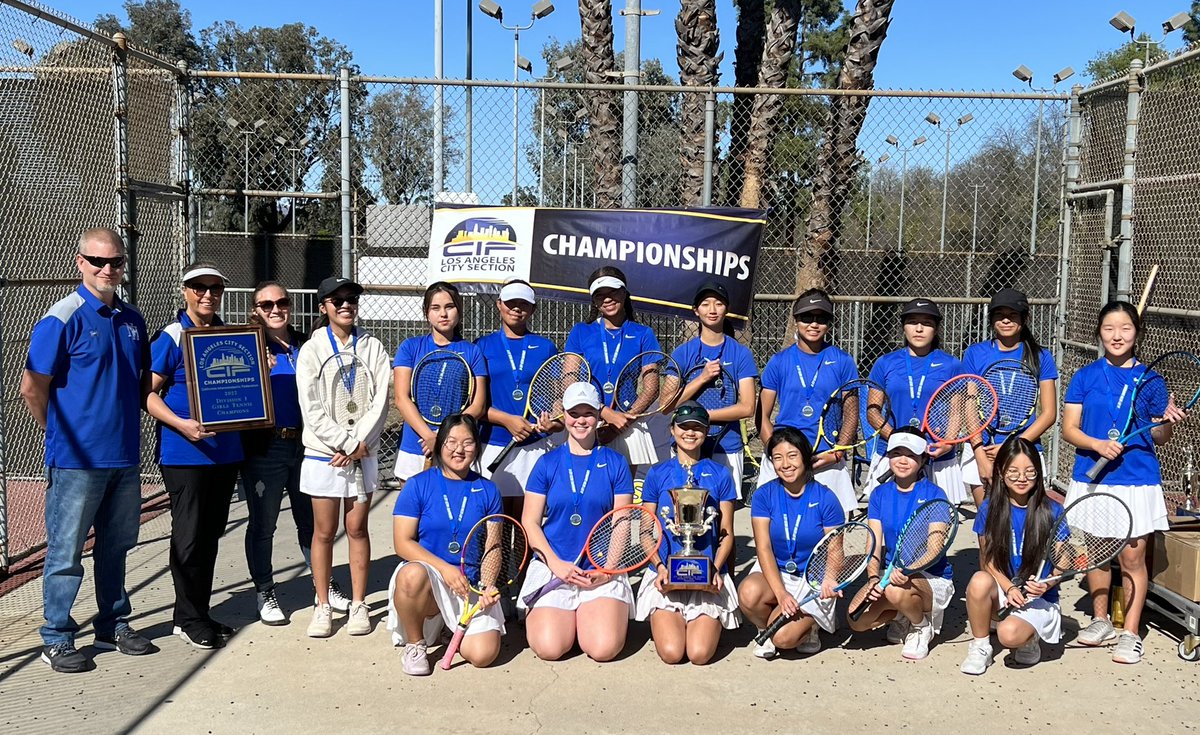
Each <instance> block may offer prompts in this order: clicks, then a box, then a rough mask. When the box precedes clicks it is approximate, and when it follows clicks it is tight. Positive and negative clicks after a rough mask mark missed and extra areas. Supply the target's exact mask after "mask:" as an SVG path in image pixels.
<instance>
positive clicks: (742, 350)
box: [671, 336, 758, 454]
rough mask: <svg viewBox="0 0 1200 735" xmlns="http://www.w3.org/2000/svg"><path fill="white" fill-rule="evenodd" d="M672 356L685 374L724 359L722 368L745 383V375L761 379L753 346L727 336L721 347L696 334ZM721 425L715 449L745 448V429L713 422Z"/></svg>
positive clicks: (731, 451)
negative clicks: (708, 342) (743, 437)
mask: <svg viewBox="0 0 1200 735" xmlns="http://www.w3.org/2000/svg"><path fill="white" fill-rule="evenodd" d="M671 358H672V359H673V360H675V362H676V364H678V365H679V369H680V370H682V371H683V374H684V376H685V377H686V376H687V375H688V372H689V371H691V370H693V369H695V368H697V367H703V366H704V365H705V364H706V363H708V362H709V361H711V360H720V361H721V369H722V370H725V371H726V372H728V373H729V374H730V375H732V376H733V378H734V380H735V381H737V382H738V383H741V381H742V379H743V378H757V377H758V367H757V366H756V365H755V364H754V355H752V354H751V353H750V349H749V348H748V347H746V346H745V345H743V344H742V343H741V342H738V341H737V340H736V339H734V338H732V337H729V336H726V337H725V339H724V340H723V341H722V342H721V344H720V346H712V345H706V344H704V343H703V342H701V341H700V338H699V337H693V338H691V339H689V340H688V341H687V342H684V343H683V344H681V345H680V346H679V347H677V348H675V351H674V352H672V353H671ZM713 426H714V427H719V428H720V429H721V433H720V434H719V435H718V440H717V446H716V449H715V451H718V452H721V453H722V454H737V453H739V452H741V451H742V432H741V431H738V430H737V422H736V421H718V422H716V423H714V424H713Z"/></svg>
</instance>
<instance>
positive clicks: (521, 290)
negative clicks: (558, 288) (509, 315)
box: [500, 283, 537, 304]
mask: <svg viewBox="0 0 1200 735" xmlns="http://www.w3.org/2000/svg"><path fill="white" fill-rule="evenodd" d="M517 299H519V300H521V301H528V302H529V303H531V304H536V303H537V299H536V297H534V295H533V289H532V288H530V287H529V285H528V284H525V283H506V284H505V285H504V288H502V289H500V300H501V301H514V300H517Z"/></svg>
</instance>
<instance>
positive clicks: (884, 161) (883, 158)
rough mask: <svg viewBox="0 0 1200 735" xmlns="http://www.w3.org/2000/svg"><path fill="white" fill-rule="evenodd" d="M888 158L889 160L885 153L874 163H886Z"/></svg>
mask: <svg viewBox="0 0 1200 735" xmlns="http://www.w3.org/2000/svg"><path fill="white" fill-rule="evenodd" d="M889 158H891V156H890V155H888V154H887V153H884V154H883V155H882V156H880V157H879V160H878V161H876V162H875V163H887V160H888V159H889Z"/></svg>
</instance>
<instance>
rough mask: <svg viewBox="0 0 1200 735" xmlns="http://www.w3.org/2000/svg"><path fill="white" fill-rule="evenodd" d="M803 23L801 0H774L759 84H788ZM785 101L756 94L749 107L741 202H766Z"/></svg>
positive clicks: (754, 205) (753, 204)
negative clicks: (773, 140)
mask: <svg viewBox="0 0 1200 735" xmlns="http://www.w3.org/2000/svg"><path fill="white" fill-rule="evenodd" d="M799 25H800V0H775V6H774V7H773V8H771V20H770V22H769V23H768V24H767V34H766V43H765V45H764V47H763V55H762V64H761V65H760V67H759V72H758V86H760V87H772V88H775V89H782V88H783V87H784V86H785V85H786V84H787V75H788V68H789V66H790V65H791V63H792V56H793V54H795V52H796V30H797V29H798V28H799ZM782 103H783V100H782V99H781V98H780V96H779V95H777V94H759V95H755V97H754V102H753V104H752V107H751V110H750V133H749V140H748V144H747V147H746V165H745V166H744V169H743V170H744V174H743V175H744V181H743V182H742V196H741V200H740V204H741V206H743V207H750V208H754V209H758V208H760V207H762V206H764V205H765V197H764V196H763V179H764V178H765V176H766V172H767V158H768V156H769V155H770V150H771V137H772V136H773V135H774V134H775V116H776V115H777V114H779V108H780V107H782Z"/></svg>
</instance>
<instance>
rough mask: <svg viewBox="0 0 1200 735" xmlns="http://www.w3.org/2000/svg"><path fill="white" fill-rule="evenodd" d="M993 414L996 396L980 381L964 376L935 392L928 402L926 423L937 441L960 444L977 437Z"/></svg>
mask: <svg viewBox="0 0 1200 735" xmlns="http://www.w3.org/2000/svg"><path fill="white" fill-rule="evenodd" d="M995 414H996V395H995V393H994V392H993V389H992V387H991V386H990V385H989V384H988V383H987V381H985V380H984V379H983V378H980V377H977V376H973V375H964V376H959V377H957V378H955V379H954V380H952V381H950V382H948V383H946V384H945V385H943V386H942V387H941V388H939V389H938V391H937V393H936V394H934V396H933V398H932V399H930V401H929V408H928V409H927V410H926V413H925V423H926V425H927V430H928V432H929V435H930V436H931V437H933V438H934V439H935V440H937V441H940V442H959V441H962V440H963V439H966V438H968V437H971V436H975V435H977V434H979V433H980V432H981V431H982V430H983V428H984V426H986V425H987V424H988V423H989V422H990V421H991V419H992V417H993V416H994V415H995Z"/></svg>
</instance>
